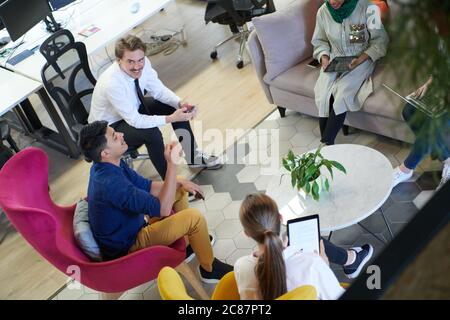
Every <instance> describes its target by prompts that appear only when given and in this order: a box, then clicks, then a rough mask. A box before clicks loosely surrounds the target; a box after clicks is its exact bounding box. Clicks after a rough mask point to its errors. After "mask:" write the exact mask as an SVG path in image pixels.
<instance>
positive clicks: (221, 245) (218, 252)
mask: <svg viewBox="0 0 450 320" xmlns="http://www.w3.org/2000/svg"><path fill="white" fill-rule="evenodd" d="M235 250H236V245H235V244H234V241H233V240H232V239H218V240H217V241H216V244H215V245H214V247H213V251H214V256H215V257H216V258H217V259H219V260H222V261H224V260H225V259H226V258H228V257H229V256H230V255H231V254H232V253H233V252H234V251H235Z"/></svg>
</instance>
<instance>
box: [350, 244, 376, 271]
mask: <svg viewBox="0 0 450 320" xmlns="http://www.w3.org/2000/svg"><path fill="white" fill-rule="evenodd" d="M350 250H353V251H355V253H356V259H355V262H353V263H352V264H350V265H348V266H344V273H345V275H346V276H347V278H349V279H354V278H356V277H357V276H358V275H359V273H360V272H361V270H362V268H363V267H364V265H365V264H366V263H367V262H368V261H369V259H370V258H371V257H372V254H373V247H372V246H371V245H370V244H365V245H363V246H362V247H355V248H350Z"/></svg>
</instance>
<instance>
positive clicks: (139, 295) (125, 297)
mask: <svg viewBox="0 0 450 320" xmlns="http://www.w3.org/2000/svg"><path fill="white" fill-rule="evenodd" d="M120 300H144V295H143V294H142V293H126V294H124V295H122V296H121V297H120Z"/></svg>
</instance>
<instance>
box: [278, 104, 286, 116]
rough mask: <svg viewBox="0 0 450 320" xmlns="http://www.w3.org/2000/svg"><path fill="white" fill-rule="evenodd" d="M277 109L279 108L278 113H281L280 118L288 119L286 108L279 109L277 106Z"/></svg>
mask: <svg viewBox="0 0 450 320" xmlns="http://www.w3.org/2000/svg"><path fill="white" fill-rule="evenodd" d="M277 108H278V112H279V113H280V117H282V118H284V117H286V108H283V107H279V106H277Z"/></svg>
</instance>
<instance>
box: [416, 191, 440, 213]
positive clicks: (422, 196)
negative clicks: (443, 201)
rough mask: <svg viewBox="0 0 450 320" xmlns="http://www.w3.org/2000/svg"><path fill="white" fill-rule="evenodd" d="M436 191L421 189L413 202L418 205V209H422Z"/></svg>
mask: <svg viewBox="0 0 450 320" xmlns="http://www.w3.org/2000/svg"><path fill="white" fill-rule="evenodd" d="M435 192H436V191H435V190H426V191H421V192H420V193H419V194H418V195H417V197H416V198H415V199H414V200H413V203H414V205H415V206H416V207H417V209H422V208H423V206H424V205H425V204H426V203H427V202H428V200H430V199H431V198H432V197H433V195H434V193H435Z"/></svg>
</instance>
